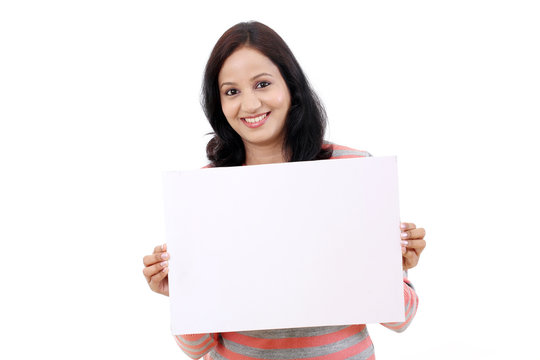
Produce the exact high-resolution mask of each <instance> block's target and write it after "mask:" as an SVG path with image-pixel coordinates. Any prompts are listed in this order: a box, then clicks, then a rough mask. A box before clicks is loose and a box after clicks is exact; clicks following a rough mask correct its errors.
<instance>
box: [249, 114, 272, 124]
mask: <svg viewBox="0 0 540 360" xmlns="http://www.w3.org/2000/svg"><path fill="white" fill-rule="evenodd" d="M266 115H267V114H262V115H261V116H257V117H256V118H244V120H246V121H247V122H248V123H250V124H253V123H257V122H259V121H261V120H262V119H264V118H265V117H266Z"/></svg>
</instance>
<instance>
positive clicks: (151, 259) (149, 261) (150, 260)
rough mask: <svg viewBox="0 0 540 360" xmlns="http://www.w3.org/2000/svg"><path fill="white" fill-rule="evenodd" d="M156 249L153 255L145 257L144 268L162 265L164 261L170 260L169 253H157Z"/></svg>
mask: <svg viewBox="0 0 540 360" xmlns="http://www.w3.org/2000/svg"><path fill="white" fill-rule="evenodd" d="M157 248H159V246H157V247H156V249H157ZM165 248H166V247H165ZM156 249H154V253H153V254H152V255H146V256H145V257H143V263H144V266H151V265H154V264H157V263H160V262H162V261H163V260H169V253H167V252H166V251H163V252H162V251H161V250H160V251H159V252H156Z"/></svg>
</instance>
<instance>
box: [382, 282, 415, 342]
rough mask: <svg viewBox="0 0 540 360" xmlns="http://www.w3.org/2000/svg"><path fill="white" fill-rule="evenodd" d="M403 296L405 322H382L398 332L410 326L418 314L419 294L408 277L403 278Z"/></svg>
mask: <svg viewBox="0 0 540 360" xmlns="http://www.w3.org/2000/svg"><path fill="white" fill-rule="evenodd" d="M403 281H404V284H403V297H404V301H405V321H403V322H390V323H382V324H381V325H382V326H385V327H387V328H389V329H391V330H394V331H396V332H402V331H405V329H407V327H409V325H410V324H411V322H412V319H413V318H414V315H415V314H416V309H417V307H418V295H416V292H415V291H414V288H413V286H412V284H411V283H410V282H409V280H408V279H407V278H404V279H403Z"/></svg>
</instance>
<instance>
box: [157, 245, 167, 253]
mask: <svg viewBox="0 0 540 360" xmlns="http://www.w3.org/2000/svg"><path fill="white" fill-rule="evenodd" d="M164 251H167V244H162V245H158V246H156V247H155V248H154V254H157V253H161V252H164Z"/></svg>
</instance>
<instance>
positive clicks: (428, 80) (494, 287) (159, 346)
mask: <svg viewBox="0 0 540 360" xmlns="http://www.w3.org/2000/svg"><path fill="white" fill-rule="evenodd" d="M539 18H540V11H539V9H538V5H537V3H536V2H535V1H519V0H518V1H515V0H514V1H476V0H466V1H460V0H455V1H445V2H441V1H432V0H431V1H406V2H398V1H396V2H388V1H377V2H374V1H373V2H361V3H359V4H357V5H354V6H353V5H352V2H350V3H349V2H340V1H331V2H321V3H318V2H313V1H310V2H306V3H303V4H299V2H294V1H290V0H287V1H276V0H273V1H271V2H264V3H263V2H255V1H229V2H226V1H220V2H213V1H204V2H202V1H201V2H197V3H193V4H189V5H183V3H182V2H180V1H115V0H107V1H24V0H19V1H15V0H14V1H2V2H1V3H0V120H1V128H0V159H1V160H0V161H1V163H0V166H1V168H0V169H1V172H2V175H1V177H0V181H1V186H0V222H1V223H0V232H1V233H0V240H1V254H2V261H1V262H0V264H1V265H0V266H1V275H2V295H1V297H0V301H1V307H0V327H1V333H0V338H1V339H2V341H1V342H2V345H1V346H0V358H11V359H28V358H38V357H51V356H54V357H55V358H57V359H68V358H80V359H95V358H113V357H117V358H131V359H139V358H140V359H150V358H159V359H183V358H185V356H184V355H183V353H182V352H181V350H180V349H178V348H177V345H176V344H175V343H174V341H173V339H172V337H171V336H170V331H169V319H168V316H169V309H168V301H167V299H166V298H165V297H163V296H160V295H156V294H154V293H152V292H151V291H150V290H149V289H148V287H147V285H146V283H145V280H144V278H143V276H142V268H143V265H142V257H143V255H145V254H147V253H149V252H151V250H152V249H153V247H154V246H155V245H157V244H160V243H161V242H162V241H163V238H164V225H163V213H162V211H163V210H162V209H163V208H162V207H163V203H162V198H161V190H162V189H161V172H162V171H163V170H170V169H195V168H198V167H200V166H202V165H204V164H205V163H206V161H205V152H204V149H205V144H206V142H207V141H208V139H209V137H208V136H205V134H206V133H208V132H209V131H210V127H209V126H208V125H207V123H206V120H205V118H204V116H203V113H202V111H201V109H200V105H199V93H200V83H201V78H202V72H203V68H204V65H205V62H206V60H207V57H208V55H209V53H210V51H211V49H212V47H213V45H214V43H215V41H216V40H217V39H218V37H219V36H220V35H221V34H222V33H223V32H224V31H225V30H226V29H227V28H229V27H230V26H232V25H234V24H236V23H237V22H239V21H244V20H250V19H256V20H259V21H261V22H263V23H266V24H267V25H269V26H271V27H272V28H274V29H275V30H276V31H277V32H278V33H279V34H281V35H282V36H283V38H284V39H285V40H286V41H287V43H288V44H289V46H290V47H291V49H292V50H293V52H294V53H295V54H296V56H297V58H298V60H299V62H300V64H301V65H302V66H303V69H304V71H305V72H306V73H307V75H308V77H309V78H310V80H311V82H312V84H313V86H314V88H315V90H316V91H317V92H318V94H319V95H320V97H321V98H322V99H323V102H324V103H325V105H326V108H327V110H328V114H329V119H330V127H329V131H328V139H330V140H332V141H334V142H336V143H339V144H343V145H347V146H350V147H354V148H358V149H362V150H368V151H370V152H371V153H372V154H374V155H380V156H381V155H397V156H398V164H399V176H400V191H401V213H402V220H406V221H412V222H416V223H417V224H418V225H419V226H424V227H425V228H426V229H427V237H426V240H427V242H428V246H427V248H426V250H425V252H424V254H423V255H422V259H421V262H420V264H419V266H418V267H417V268H416V269H413V270H412V271H411V272H410V278H411V280H412V281H413V282H414V284H415V286H416V288H417V290H418V293H419V296H420V308H419V312H418V314H417V316H416V319H415V320H414V322H413V324H412V325H411V327H410V328H409V329H408V330H407V331H406V332H405V333H402V334H394V333H392V332H391V331H389V330H388V329H386V328H383V327H382V326H380V325H372V326H370V332H371V334H372V338H373V341H374V343H375V348H376V353H377V358H378V359H434V358H436V359H454V358H462V359H476V358H479V359H485V358H493V359H505V358H521V359H540V350H539V349H538V334H539V331H538V326H539V325H540V311H539V310H538V304H539V303H540V297H539V295H537V293H538V292H537V291H536V290H537V288H538V284H539V283H540V282H539V279H538V277H539V275H540V272H539V270H538V265H536V260H537V258H538V253H539V250H540V246H539V240H540V236H539V229H538V226H537V224H538V220H539V218H540V211H539V204H540V191H539V187H538V184H539V183H540V176H539V174H538V173H539V171H538V170H539V166H538V159H537V157H538V155H540V145H539V141H538V137H539V136H538V135H539V131H538V130H537V128H536V126H535V125H536V123H538V121H539V120H540V104H539V100H540V86H539V84H540V66H539V65H538V64H540V46H539V44H540V22H539V21H538V19H539ZM246 191H257V190H256V188H252V187H250V184H246ZM201 296H204V294H201ZM8 353H9V354H10V355H9V357H8V356H7V354H8Z"/></svg>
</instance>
